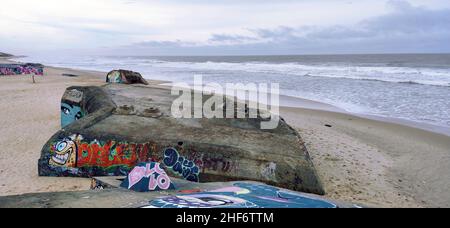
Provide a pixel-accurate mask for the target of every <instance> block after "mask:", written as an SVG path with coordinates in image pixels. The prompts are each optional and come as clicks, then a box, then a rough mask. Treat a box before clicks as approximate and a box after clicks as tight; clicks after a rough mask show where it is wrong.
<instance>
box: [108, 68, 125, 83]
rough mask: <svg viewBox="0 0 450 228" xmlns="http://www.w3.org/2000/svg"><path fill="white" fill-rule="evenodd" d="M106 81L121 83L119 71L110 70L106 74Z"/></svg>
mask: <svg viewBox="0 0 450 228" xmlns="http://www.w3.org/2000/svg"><path fill="white" fill-rule="evenodd" d="M106 78H107V80H106V82H109V83H122V75H121V73H120V71H111V72H110V73H109V74H108V75H107V76H106Z"/></svg>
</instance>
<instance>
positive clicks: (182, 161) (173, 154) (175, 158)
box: [163, 148, 200, 182]
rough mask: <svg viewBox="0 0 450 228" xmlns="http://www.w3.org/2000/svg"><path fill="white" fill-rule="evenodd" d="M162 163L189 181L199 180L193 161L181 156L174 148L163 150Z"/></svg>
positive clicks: (198, 170) (198, 171) (197, 168)
mask: <svg viewBox="0 0 450 228" xmlns="http://www.w3.org/2000/svg"><path fill="white" fill-rule="evenodd" d="M163 164H164V165H165V166H166V167H167V168H168V169H170V170H171V171H172V172H174V173H175V174H177V175H179V176H182V177H183V178H184V179H186V180H188V181H191V182H199V177H198V175H199V174H200V169H199V167H198V166H197V165H196V164H195V163H194V162H193V161H190V160H188V159H187V158H185V157H183V156H181V155H180V154H179V153H178V151H177V150H176V149H175V148H167V149H166V150H164V159H163Z"/></svg>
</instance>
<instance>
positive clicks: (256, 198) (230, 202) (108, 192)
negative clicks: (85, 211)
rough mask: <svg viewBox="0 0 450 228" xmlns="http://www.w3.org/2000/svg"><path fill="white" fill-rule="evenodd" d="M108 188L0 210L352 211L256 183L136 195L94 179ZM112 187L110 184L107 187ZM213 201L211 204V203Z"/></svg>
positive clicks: (4, 201) (34, 197) (34, 198)
mask: <svg viewBox="0 0 450 228" xmlns="http://www.w3.org/2000/svg"><path fill="white" fill-rule="evenodd" d="M96 179H97V181H99V180H101V183H102V184H103V185H104V184H105V183H110V185H109V187H108V188H105V189H96V190H90V191H80V192H57V193H34V194H25V195H18V196H5V197H0V208H138V207H152V208H154V207H169V208H170V207H176V208H180V207H183V208H186V207H213V208H214V207H221V208H223V207H225V208H226V207H230V208H237V207H240V208H242V207H244V208H255V207H264V208H280V207H291V208H292V207H295V208H317V207H318V208H335V207H354V206H355V205H350V204H342V203H338V202H334V201H330V200H327V199H324V198H321V197H319V196H316V195H311V194H305V193H299V192H293V191H289V190H286V189H280V188H274V187H271V186H268V185H264V184H262V183H258V182H248V181H245V182H226V183H223V182H217V183H193V182H189V181H185V180H181V179H173V181H174V184H175V185H176V187H177V189H176V190H168V191H155V192H145V193H139V192H134V191H129V190H127V189H124V188H119V187H117V185H118V184H120V181H118V180H117V179H118V177H103V178H96ZM111 183H112V184H111ZM211 200H213V202H211Z"/></svg>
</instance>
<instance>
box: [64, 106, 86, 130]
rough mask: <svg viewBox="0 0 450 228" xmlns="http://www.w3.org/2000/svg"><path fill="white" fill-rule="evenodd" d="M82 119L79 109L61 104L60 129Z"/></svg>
mask: <svg viewBox="0 0 450 228" xmlns="http://www.w3.org/2000/svg"><path fill="white" fill-rule="evenodd" d="M83 117H84V114H83V111H82V110H81V107H79V106H75V105H71V104H66V103H62V104H61V127H65V126H67V125H69V124H71V123H73V122H74V121H77V120H79V119H81V118H83Z"/></svg>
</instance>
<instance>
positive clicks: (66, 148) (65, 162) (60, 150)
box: [49, 139, 77, 167]
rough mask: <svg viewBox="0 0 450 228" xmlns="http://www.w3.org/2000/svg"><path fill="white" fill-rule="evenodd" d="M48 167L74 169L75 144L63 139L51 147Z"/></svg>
mask: <svg viewBox="0 0 450 228" xmlns="http://www.w3.org/2000/svg"><path fill="white" fill-rule="evenodd" d="M52 149H53V152H54V153H53V155H52V157H51V158H50V161H49V163H50V165H53V166H67V167H74V166H75V163H76V154H77V144H76V143H75V142H74V141H72V140H71V139H64V140H62V141H60V142H58V143H56V144H55V145H54V146H53V148H52Z"/></svg>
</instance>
